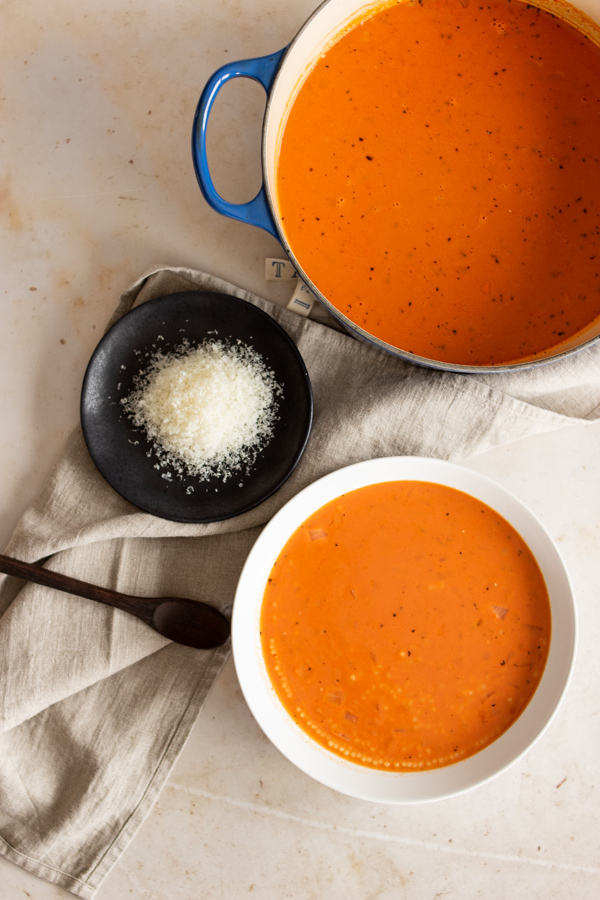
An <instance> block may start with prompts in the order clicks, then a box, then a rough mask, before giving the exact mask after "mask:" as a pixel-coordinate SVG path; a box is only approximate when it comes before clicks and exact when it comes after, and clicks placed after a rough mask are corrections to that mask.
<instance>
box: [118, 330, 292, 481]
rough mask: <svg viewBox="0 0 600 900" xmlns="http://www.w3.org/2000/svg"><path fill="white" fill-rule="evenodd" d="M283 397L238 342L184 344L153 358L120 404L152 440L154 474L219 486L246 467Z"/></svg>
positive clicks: (268, 430) (264, 368)
mask: <svg viewBox="0 0 600 900" xmlns="http://www.w3.org/2000/svg"><path fill="white" fill-rule="evenodd" d="M282 395H283V390H282V387H281V386H280V385H278V384H277V381H276V379H275V375H274V373H273V372H272V371H271V370H270V369H269V368H268V367H267V366H266V365H265V363H264V360H263V359H262V357H261V356H260V355H259V354H258V353H256V351H255V350H252V349H251V348H250V347H247V346H246V345H245V344H242V343H241V342H238V343H237V344H226V343H223V342H222V341H219V340H206V341H204V342H203V343H202V344H200V345H199V346H197V347H193V346H192V345H190V344H189V342H187V341H185V342H184V343H183V344H182V345H181V346H180V347H178V348H177V349H176V350H175V351H174V352H171V353H162V352H161V351H158V352H157V353H155V354H154V356H153V357H152V358H151V359H150V363H149V365H148V367H147V368H146V369H145V370H144V371H143V372H141V373H140V374H139V375H138V376H137V377H136V379H135V380H134V390H133V391H132V393H131V394H129V396H127V397H125V398H123V399H122V400H121V403H122V404H123V407H124V409H125V412H126V414H127V415H128V417H129V418H130V419H131V420H132V422H133V424H134V425H136V426H138V427H141V428H143V429H144V431H145V432H146V435H147V437H148V439H149V440H150V441H151V442H152V445H153V450H154V452H155V454H156V456H157V458H158V460H159V464H158V465H157V468H159V467H166V466H170V467H171V468H173V470H174V471H175V472H176V473H177V474H178V475H180V476H183V475H184V474H186V473H187V474H190V475H195V476H199V477H200V478H201V479H208V478H210V477H215V476H216V477H219V478H221V479H222V480H223V481H226V480H227V478H229V476H230V475H231V474H232V473H233V472H234V471H236V470H239V469H241V468H242V467H245V468H248V467H249V466H251V465H252V463H253V462H254V461H255V459H256V457H257V455H258V453H259V452H260V450H262V449H263V448H264V447H265V446H266V445H267V443H268V442H269V440H270V439H271V437H272V436H273V429H274V424H275V421H276V419H277V398H278V397H281V396H282ZM162 477H163V478H167V480H168V479H169V478H170V477H171V476H170V474H169V473H167V474H163V475H162Z"/></svg>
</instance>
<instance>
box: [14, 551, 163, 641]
mask: <svg viewBox="0 0 600 900" xmlns="http://www.w3.org/2000/svg"><path fill="white" fill-rule="evenodd" d="M0 572H4V573H5V574H6V575H14V576H15V577H16V578H24V579H25V580H26V581H33V582H34V583H35V584H42V585H44V586H45V587H50V588H55V589H56V590H57V591H66V592H67V593H68V594H75V595H76V596H77V597H84V598H85V599H86V600H98V601H99V602H100V603H105V604H107V605H108V606H116V607H117V608H118V609H123V610H125V612H129V613H132V614H133V615H134V616H137V617H138V618H139V619H142V620H143V621H144V622H146V623H147V624H148V625H152V624H153V622H152V616H153V613H154V608H155V607H156V606H157V605H158V604H159V603H160V602H161V600H159V599H155V598H151V597H139V598H138V597H133V596H131V595H130V594H121V593H119V592H118V591H111V590H109V588H103V587H99V586H98V585H96V584H89V583H88V582H87V581H79V579H78V578H71V577H70V576H69V575H62V574H61V573H60V572H52V571H51V570H50V569H43V568H42V567H41V566H34V565H32V564H31V563H25V562H22V561H21V560H19V559H13V558H12V557H10V556H4V555H3V554H2V553H0Z"/></svg>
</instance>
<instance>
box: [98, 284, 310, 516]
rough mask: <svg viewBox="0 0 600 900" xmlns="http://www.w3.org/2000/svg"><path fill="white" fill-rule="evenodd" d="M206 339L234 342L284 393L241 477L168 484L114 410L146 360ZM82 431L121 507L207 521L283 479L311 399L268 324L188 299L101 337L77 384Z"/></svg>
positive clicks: (238, 308) (254, 311) (161, 301)
mask: <svg viewBox="0 0 600 900" xmlns="http://www.w3.org/2000/svg"><path fill="white" fill-rule="evenodd" d="M215 332H216V333H215ZM207 337H211V338H214V339H216V340H222V341H223V342H235V341H238V340H239V341H242V342H243V343H244V344H246V345H247V346H249V347H252V348H253V349H254V350H255V351H256V352H257V353H259V354H260V355H261V356H262V358H263V359H264V361H265V363H266V365H267V366H268V367H269V368H270V369H272V370H273V372H274V373H275V378H276V379H277V382H278V383H279V384H280V385H282V387H283V397H282V398H279V401H278V404H279V409H278V419H277V422H276V423H275V429H274V434H273V437H272V438H271V440H270V442H269V443H268V444H267V446H266V447H264V448H263V450H262V451H261V452H260V453H259V455H258V457H257V459H256V461H255V462H254V464H253V465H252V467H251V468H250V470H249V471H248V472H246V471H245V470H244V469H242V470H240V472H236V473H235V474H234V476H232V477H230V478H229V479H227V481H225V482H224V481H222V480H221V479H218V478H211V479H210V480H201V479H200V478H198V477H194V476H193V475H187V476H184V477H183V478H181V479H180V478H178V477H177V476H175V477H173V479H172V480H170V481H167V480H166V479H165V478H163V477H162V474H163V473H164V471H165V470H164V469H162V470H158V469H155V468H154V466H155V464H156V462H157V459H156V456H155V454H154V453H153V452H152V447H151V444H150V443H149V441H148V440H147V438H146V436H145V434H144V432H143V431H142V430H141V429H140V428H136V427H135V426H134V425H133V423H132V422H131V421H130V420H129V419H128V418H127V416H126V414H125V412H124V411H123V407H122V404H121V402H120V401H121V399H122V398H123V397H126V396H127V395H128V394H129V393H130V392H131V390H132V389H133V379H134V377H135V376H136V375H137V374H138V373H139V372H140V371H142V370H143V369H144V368H145V366H146V365H147V355H148V353H150V354H152V353H153V352H154V350H157V349H159V348H160V349H161V350H162V351H163V352H165V353H168V352H170V351H171V350H174V349H175V348H176V347H178V346H179V345H180V344H181V343H182V341H183V340H184V339H185V338H187V340H188V341H189V342H190V343H191V344H192V345H194V344H199V343H201V342H202V341H203V340H204V339H205V338H207ZM145 360H146V361H145ZM81 424H82V428H83V436H84V438H85V442H86V444H87V447H88V450H89V452H90V455H91V457H92V459H93V460H94V463H95V464H96V466H97V467H98V469H99V471H100V472H101V474H102V475H103V476H104V478H105V479H106V480H107V481H108V483H109V484H110V485H111V486H112V487H113V488H114V489H115V490H116V491H118V493H119V494H121V495H122V496H123V497H125V499H126V500H129V501H130V502H131V503H133V504H135V505H136V506H138V507H139V508H140V509H143V510H145V511H146V512H149V513H152V514H153V515H155V516H160V517H161V518H163V519H171V520H173V521H175V522H216V521H219V520H220V519H228V518H231V516H236V515H239V514H240V513H243V512H246V511H247V510H249V509H252V508H253V507H254V506H257V505H258V504H259V503H261V502H262V501H263V500H266V498H267V497H269V496H270V495H271V494H273V493H274V492H275V491H276V490H277V489H278V488H280V487H281V485H282V484H283V483H284V482H285V481H286V480H287V479H288V478H289V476H290V475H291V474H292V472H293V470H294V469H295V467H296V465H297V463H298V461H299V459H300V457H301V456H302V453H303V452H304V448H305V447H306V443H307V441H308V436H309V434H310V429H311V425H312V390H311V386H310V380H309V377H308V373H307V371H306V367H305V365H304V361H303V360H302V357H301V356H300V354H299V352H298V350H297V348H296V345H295V344H294V342H293V341H292V340H291V338H290V337H289V336H288V335H287V334H286V332H285V331H284V330H283V328H281V326H280V325H278V324H277V322H275V320H274V319H272V318H271V316H269V315H267V313H265V312H263V311H262V310H260V309H258V308H257V307H256V306H253V305H252V304H251V303H247V302H246V301H245V300H240V299H238V298H237V297H231V296H230V295H228V294H216V293H210V292H200V291H190V292H187V293H179V294H170V295H168V296H165V297H157V298H156V299H154V300H148V301H147V302H146V303H143V304H142V305H141V306H138V307H136V308H135V309H133V310H131V312H129V313H127V314H126V315H125V316H123V318H122V319H119V321H118V322H116V323H115V325H113V327H112V328H111V329H110V330H109V331H107V333H106V334H105V335H104V337H103V338H102V340H101V341H100V343H99V344H98V346H97V347H96V349H95V351H94V353H93V355H92V358H91V360H90V362H89V365H88V367H87V371H86V373H85V378H84V380H83V390H82V395H81ZM148 454H150V455H148ZM240 484H241V487H240Z"/></svg>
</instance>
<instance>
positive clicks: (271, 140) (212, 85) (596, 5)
mask: <svg viewBox="0 0 600 900" xmlns="http://www.w3.org/2000/svg"><path fill="white" fill-rule="evenodd" d="M529 2H532V0H529ZM533 2H534V4H535V5H537V6H540V7H542V8H545V9H548V10H549V11H550V12H555V13H556V12H557V10H560V11H561V18H564V19H566V20H567V21H571V22H572V23H573V24H575V25H580V24H581V23H580V22H578V20H577V10H576V9H574V8H573V7H571V15H570V18H569V14H568V13H567V14H566V15H565V12H564V11H565V9H568V6H565V4H563V3H562V2H561V0H533ZM576 2H577V8H578V9H580V10H581V11H582V12H583V13H585V14H586V15H587V16H589V17H590V18H591V19H592V20H593V21H594V22H597V23H599V24H600V0H576ZM381 5H383V4H382V2H381V0H375V2H373V0H367V2H365V0H326V2H324V3H323V4H322V5H321V6H320V7H319V8H318V9H317V10H316V11H315V12H314V13H313V14H312V16H311V17H310V18H309V19H308V20H307V21H306V22H305V24H304V25H303V26H302V28H301V29H300V31H299V32H298V34H297V35H296V37H295V38H294V39H293V40H292V42H291V43H290V44H289V45H288V46H287V47H284V48H283V50H279V51H278V52H277V53H272V54H271V55H269V56H263V57H257V58H255V59H247V60H241V61H238V62H232V63H229V64H227V65H225V66H223V67H222V68H220V69H218V70H217V71H216V72H215V73H214V74H213V75H212V77H211V78H210V79H209V81H208V82H207V84H206V86H205V88H204V90H203V92H202V95H201V97H200V100H199V103H198V107H197V109H196V115H195V118H194V128H193V134H192V154H193V160H194V167H195V170H196V176H197V178H198V182H199V185H200V189H201V191H202V193H203V195H204V197H205V199H206V201H207V202H208V203H209V204H210V206H212V207H213V209H215V210H216V211H217V212H220V213H222V214H223V215H225V216H229V217H230V218H233V219H238V220H239V221H242V222H248V223H249V224H251V225H256V226H258V227H259V228H263V229H264V230H265V231H267V232H269V234H272V235H273V236H274V237H275V238H277V240H278V241H280V243H281V244H282V246H283V248H284V250H285V252H286V254H287V255H288V257H289V258H290V259H291V260H292V262H293V263H294V266H295V267H296V270H297V271H298V272H299V274H300V275H301V277H302V279H303V281H304V282H305V283H306V284H307V285H308V287H309V288H310V289H311V291H312V292H313V293H314V294H315V296H316V297H317V298H318V299H319V300H320V301H321V302H322V303H323V304H324V306H325V307H326V308H327V309H328V310H329V312H330V313H331V314H332V315H333V316H334V317H335V318H336V319H337V320H338V321H340V322H341V323H342V324H343V325H344V327H345V328H346V329H347V330H348V331H349V332H350V333H352V334H354V335H355V336H357V337H359V338H361V339H362V340H365V341H367V342H368V343H371V344H374V345H375V346H377V347H378V348H379V349H381V350H384V351H386V352H388V353H391V354H392V355H394V356H397V357H401V358H402V359H405V360H407V361H409V362H412V363H416V364H418V365H422V366H428V367H430V368H435V369H443V370H446V371H452V372H506V371H510V370H515V369H523V368H531V367H533V366H539V365H543V364H545V363H548V362H554V361H556V360H557V359H560V358H563V357H565V356H569V355H571V354H572V353H574V352H576V351H577V350H580V349H581V348H583V347H586V346H589V345H590V344H591V343H594V342H596V341H597V340H598V339H599V338H600V322H596V323H595V324H593V325H591V326H590V327H589V328H587V329H585V331H584V332H583V333H580V334H579V335H577V336H576V337H574V338H573V339H572V340H571V341H569V342H568V343H566V344H563V345H561V348H560V351H558V350H557V351H556V352H554V353H551V354H549V355H546V356H544V357H543V358H538V359H535V360H531V359H529V360H527V361H525V362H516V363H514V362H513V363H506V364H501V365H496V366H467V365H461V364H456V363H448V362H440V361H437V360H432V359H427V358H424V357H419V356H415V355H414V354H411V353H407V352H406V351H404V350H401V349H399V348H397V347H393V346H392V345H391V344H387V343H385V342H384V341H382V340H380V339H379V338H377V337H375V336H374V335H371V334H369V333H368V332H366V331H365V330H364V329H362V328H361V327H360V326H359V325H356V324H355V323H354V322H351V321H350V320H349V319H348V318H346V316H345V315H343V313H341V312H340V311H339V310H338V309H336V308H335V307H334V306H333V304H332V303H331V302H330V301H329V300H328V299H327V297H325V296H323V294H322V293H321V292H320V290H319V287H318V285H316V284H314V283H313V281H312V279H311V275H310V272H307V271H306V270H304V269H303V268H302V266H301V265H300V264H299V263H298V260H297V259H296V258H295V256H294V253H293V251H292V250H291V248H290V246H289V244H288V242H287V240H286V237H285V234H284V231H283V228H282V225H281V220H280V216H279V212H278V209H277V203H276V199H275V181H276V166H277V154H278V150H279V141H280V138H281V132H282V126H283V124H284V123H285V118H286V115H287V112H288V109H289V106H290V103H291V100H292V99H293V97H294V96H295V91H296V88H297V85H298V83H299V82H300V81H301V79H302V78H303V76H304V75H305V74H306V73H307V71H308V69H309V68H310V67H311V66H312V64H313V62H314V61H315V60H316V59H317V58H318V57H319V56H320V54H322V53H323V52H324V51H325V50H327V49H328V48H329V47H330V46H331V44H332V43H333V42H334V40H335V38H336V37H337V36H338V35H339V34H340V33H341V32H342V31H344V30H346V29H347V28H348V26H349V25H352V24H354V23H356V22H359V21H360V20H361V19H362V18H364V17H366V16H367V15H368V14H369V13H370V12H371V11H372V10H373V9H374V8H377V7H378V6H381ZM232 78H251V79H253V80H255V81H258V82H259V84H261V85H262V86H263V88H264V89H265V92H266V94H267V105H266V111H265V117H264V123H263V133H262V171H263V186H262V187H261V189H260V191H259V192H258V194H257V195H256V197H255V198H254V199H253V200H251V201H250V202H248V203H239V204H238V203H229V202H227V201H226V200H224V199H223V198H222V197H221V196H220V195H219V194H218V193H217V191H216V189H215V186H214V184H213V181H212V178H211V175H210V171H209V167H208V160H207V152H206V130H207V125H208V119H209V116H210V112H211V109H212V106H213V103H214V101H215V99H216V97H217V94H218V93H219V91H220V90H221V88H222V87H223V85H224V84H225V83H226V82H228V81H229V80H230V79H232Z"/></svg>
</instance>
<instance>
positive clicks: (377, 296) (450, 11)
mask: <svg viewBox="0 0 600 900" xmlns="http://www.w3.org/2000/svg"><path fill="white" fill-rule="evenodd" d="M551 9H552V12H549V11H547V9H540V8H538V7H536V6H532V5H529V4H524V3H522V2H520V0H491V2H477V0H421V2H415V0H402V2H394V3H385V4H382V5H380V6H377V7H375V8H374V9H372V10H371V11H370V12H369V14H368V15H367V16H366V17H364V18H362V19H361V20H360V21H359V23H358V24H351V25H349V26H348V27H347V28H346V29H345V30H344V31H343V33H342V34H341V36H339V35H338V36H337V37H336V39H335V40H333V41H332V42H331V45H330V46H329V47H328V48H326V49H324V50H323V52H322V53H321V54H320V55H319V58H318V59H317V60H316V62H314V63H313V64H312V65H311V66H310V68H309V70H308V72H307V74H306V75H305V77H304V78H303V79H302V80H301V83H300V84H299V86H298V88H297V90H296V93H295V95H294V96H293V98H292V100H291V102H290V103H289V106H288V109H287V113H286V116H285V120H284V122H283V125H282V126H281V129H280V134H279V139H278V140H279V145H278V153H277V160H276V167H275V183H274V187H273V193H274V200H275V205H276V208H277V213H278V215H279V219H280V227H281V230H282V232H283V236H284V238H285V242H286V244H287V245H288V247H289V250H290V253H291V255H292V258H293V259H294V261H295V262H297V264H298V266H299V268H300V270H301V272H303V273H307V274H308V276H309V280H310V282H312V284H314V286H315V287H316V289H317V290H318V292H319V293H320V294H321V295H322V296H323V297H324V298H326V300H327V301H328V303H330V304H331V305H332V306H333V307H334V309H335V310H337V311H339V313H341V315H342V317H343V318H345V319H346V320H347V321H348V322H349V323H350V324H351V325H355V326H356V327H357V329H358V330H359V331H362V332H363V333H364V334H366V335H373V336H374V337H375V338H376V339H377V340H378V341H381V342H383V343H384V344H386V345H388V346H389V347H391V348H399V349H400V350H402V351H404V352H405V353H408V354H412V355H414V356H415V358H417V359H418V358H420V359H423V360H435V361H439V362H441V363H442V364H448V365H456V366H458V367H461V366H462V367H467V368H468V367H479V366H481V367H487V366H491V367H494V366H504V365H509V364H513V363H517V364H519V363H522V362H525V361H528V360H537V359H543V358H545V357H549V356H556V355H557V353H560V352H561V349H562V348H567V349H568V348H569V347H571V346H574V345H577V343H578V341H579V342H580V341H581V339H582V335H583V336H585V335H586V334H589V335H590V336H592V334H596V333H597V332H598V327H600V322H599V320H600V47H599V46H598V43H597V41H598V35H599V33H600V30H599V29H598V27H597V26H596V25H595V24H594V23H593V22H592V21H591V20H588V19H587V18H586V17H585V16H584V15H583V14H580V13H578V12H577V11H575V10H574V9H573V8H572V7H569V6H568V4H566V3H554V4H553V5H552V7H551ZM553 13H560V15H558V14H553ZM565 18H567V19H569V20H570V21H571V22H572V23H573V24H569V22H567V21H565V20H564V19H565ZM575 25H577V26H579V27H574V26H575ZM597 326H598V327H597Z"/></svg>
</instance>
